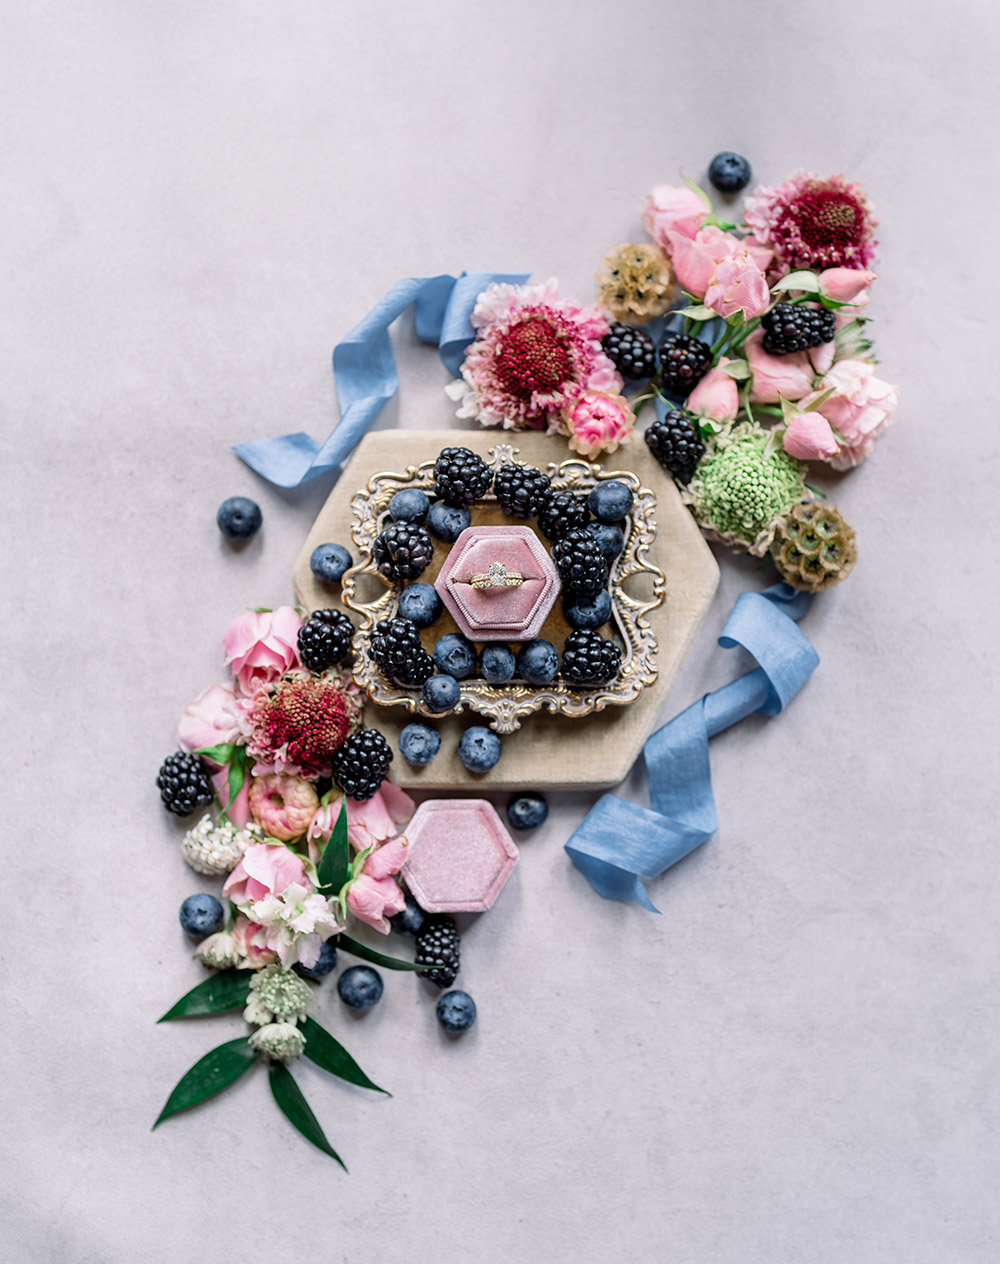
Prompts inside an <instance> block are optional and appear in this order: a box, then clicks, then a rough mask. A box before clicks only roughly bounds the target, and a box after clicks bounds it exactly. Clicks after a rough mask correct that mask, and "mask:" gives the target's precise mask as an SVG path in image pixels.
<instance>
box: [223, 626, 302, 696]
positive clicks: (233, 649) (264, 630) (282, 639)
mask: <svg viewBox="0 0 1000 1264" xmlns="http://www.w3.org/2000/svg"><path fill="white" fill-rule="evenodd" d="M301 626H302V620H301V619H300V618H299V616H298V612H297V611H295V610H293V609H292V607H291V606H279V607H278V608H277V610H264V611H260V612H258V611H254V610H248V611H247V612H246V614H241V615H240V617H239V618H238V619H234V620H233V622H232V623H231V624H230V625H229V627H228V628H226V632H225V635H224V636H223V638H222V644H223V648H224V649H225V651H226V662H227V663H228V664H229V665H230V667H232V669H233V680H234V682H235V685H236V692H237V694H242V695H243V696H244V697H249V696H251V695H252V694H254V693H256V691H257V690H258V689H259V688H260V687H261V686H262V685H269V684H271V683H272V682H273V681H275V680H277V679H278V677H279V676H281V675H283V674H284V673H285V672H286V671H288V670H289V669H290V668H292V667H297V666H298V665H299V655H298V635H299V628H301Z"/></svg>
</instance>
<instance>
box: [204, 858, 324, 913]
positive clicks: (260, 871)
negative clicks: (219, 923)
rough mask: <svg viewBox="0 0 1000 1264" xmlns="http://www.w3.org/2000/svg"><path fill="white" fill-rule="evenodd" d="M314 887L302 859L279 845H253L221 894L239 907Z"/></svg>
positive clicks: (230, 876)
mask: <svg viewBox="0 0 1000 1264" xmlns="http://www.w3.org/2000/svg"><path fill="white" fill-rule="evenodd" d="M307 885H308V886H309V887H311V886H312V883H311V882H309V880H308V878H307V877H306V867H305V864H304V863H303V861H302V857H301V856H297V855H296V854H295V852H293V851H290V850H289V849H288V848H287V847H285V846H283V845H282V844H280V843H254V844H253V846H252V847H248V848H247V849H246V851H245V852H244V853H243V857H242V859H241V860H240V861H239V863H238V864H237V866H236V868H235V869H234V870H233V871H232V873H231V874H230V875H229V877H228V878H227V879H226V881H225V885H224V886H223V888H222V894H223V895H224V896H226V897H227V898H228V899H230V900H232V902H233V903H234V904H236V905H240V904H252V903H254V902H255V901H257V900H262V899H264V897H265V896H267V895H281V893H282V892H283V891H284V890H286V889H287V888H288V887H290V886H307Z"/></svg>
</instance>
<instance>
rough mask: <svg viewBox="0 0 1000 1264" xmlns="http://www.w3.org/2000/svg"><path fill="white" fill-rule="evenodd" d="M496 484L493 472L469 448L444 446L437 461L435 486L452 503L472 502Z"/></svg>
mask: <svg viewBox="0 0 1000 1264" xmlns="http://www.w3.org/2000/svg"><path fill="white" fill-rule="evenodd" d="M492 485H493V473H492V471H491V470H490V468H489V466H488V465H487V464H486V462H485V461H484V460H483V458H482V457H481V456H476V454H475V452H472V451H471V450H470V449H469V448H442V450H441V451H440V452H439V453H438V458H437V460H436V461H435V462H434V490H435V491H436V492H437V494H438V495H439V496H440V497H441V499H442V500H443V501H445V502H446V503H447V504H449V505H471V504H472V502H473V501H474V500H481V499H482V497H483V496H485V495H486V493H487V492H488V491H489V490H490V487H491V486H492Z"/></svg>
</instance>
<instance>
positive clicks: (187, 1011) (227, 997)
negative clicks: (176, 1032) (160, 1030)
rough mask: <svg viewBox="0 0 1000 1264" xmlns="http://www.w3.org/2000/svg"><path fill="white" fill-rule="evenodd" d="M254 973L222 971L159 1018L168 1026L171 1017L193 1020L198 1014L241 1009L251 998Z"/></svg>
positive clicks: (187, 994)
mask: <svg viewBox="0 0 1000 1264" xmlns="http://www.w3.org/2000/svg"><path fill="white" fill-rule="evenodd" d="M252 977H253V971H252V970H220V971H219V972H218V973H217V974H212V975H210V976H209V977H208V978H207V979H206V980H205V981H204V983H199V984H198V986H197V987H193V988H192V989H191V991H190V992H187V993H186V994H185V995H184V996H182V997H181V999H180V1000H179V1001H178V1002H177V1004H176V1005H173V1006H171V1008H170V1009H168V1010H167V1012H166V1013H165V1014H164V1015H163V1017H162V1018H158V1019H157V1020H156V1021H157V1022H158V1023H165V1022H166V1021H167V1019H168V1018H191V1017H193V1016H194V1015H195V1014H223V1013H225V1011H226V1010H227V1009H239V1008H240V1007H241V1006H243V1005H245V1004H246V1003H247V997H248V996H249V995H250V980H251V978H252Z"/></svg>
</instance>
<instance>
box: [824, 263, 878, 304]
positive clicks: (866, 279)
mask: <svg viewBox="0 0 1000 1264" xmlns="http://www.w3.org/2000/svg"><path fill="white" fill-rule="evenodd" d="M876 275H877V274H876V273H874V272H870V271H869V270H868V269H867V268H827V269H826V270H825V271H823V272H821V273H820V274H819V292H820V294H822V295H823V297H824V298H832V299H836V300H837V302H838V303H853V304H854V306H855V307H863V306H864V305H865V304H866V303H867V302H868V294H867V293H866V291H867V289H868V287H869V285H871V283H872V282H873V281H874V280H875V279H876Z"/></svg>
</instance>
